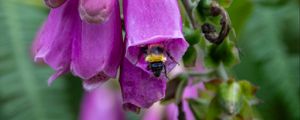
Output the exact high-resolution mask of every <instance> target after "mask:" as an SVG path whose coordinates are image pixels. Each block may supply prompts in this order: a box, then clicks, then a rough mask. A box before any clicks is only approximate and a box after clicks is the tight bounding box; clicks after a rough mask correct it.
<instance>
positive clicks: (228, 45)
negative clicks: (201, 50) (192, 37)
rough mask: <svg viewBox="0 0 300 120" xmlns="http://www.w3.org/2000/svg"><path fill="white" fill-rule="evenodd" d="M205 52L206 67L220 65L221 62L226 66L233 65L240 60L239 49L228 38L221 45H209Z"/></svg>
mask: <svg viewBox="0 0 300 120" xmlns="http://www.w3.org/2000/svg"><path fill="white" fill-rule="evenodd" d="M205 52H206V53H205V58H204V64H205V66H206V67H218V66H219V65H220V64H221V63H223V64H224V65H225V66H226V67H232V66H233V65H235V64H237V63H238V62H239V56H238V50H237V49H236V47H235V46H234V43H233V42H232V41H229V40H228V39H227V40H225V41H223V43H222V44H220V45H215V44H211V45H209V46H208V47H207V49H206V50H205Z"/></svg>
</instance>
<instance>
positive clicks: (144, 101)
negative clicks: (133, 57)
mask: <svg viewBox="0 0 300 120" xmlns="http://www.w3.org/2000/svg"><path fill="white" fill-rule="evenodd" d="M120 84H121V89H122V95H123V101H124V103H125V104H128V103H130V104H133V105H136V106H137V107H142V108H149V107H150V106H151V105H152V104H153V103H154V102H156V101H158V100H160V99H161V98H163V97H164V95H165V89H166V78H165V77H164V78H162V77H160V78H156V77H153V76H151V75H150V74H148V73H146V72H145V71H143V70H142V69H140V68H138V67H136V66H134V65H133V64H132V63H131V62H129V60H127V59H124V61H123V65H122V67H121V75H120Z"/></svg>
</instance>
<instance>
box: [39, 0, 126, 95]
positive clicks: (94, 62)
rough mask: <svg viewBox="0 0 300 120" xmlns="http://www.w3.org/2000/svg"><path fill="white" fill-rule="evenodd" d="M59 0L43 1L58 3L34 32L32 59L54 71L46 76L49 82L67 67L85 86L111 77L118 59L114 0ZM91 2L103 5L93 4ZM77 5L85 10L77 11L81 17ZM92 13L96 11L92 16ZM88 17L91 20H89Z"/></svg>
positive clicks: (119, 44)
mask: <svg viewBox="0 0 300 120" xmlns="http://www.w3.org/2000/svg"><path fill="white" fill-rule="evenodd" d="M61 1H63V0H46V3H47V2H49V3H61V4H62V5H61V6H60V7H58V8H52V9H51V12H50V14H49V16H48V19H47V20H46V22H45V23H44V25H43V26H42V28H41V29H40V31H39V33H38V35H37V38H36V42H35V45H34V47H33V49H34V52H33V53H34V54H35V56H34V57H35V61H43V62H44V63H46V64H48V65H49V66H50V67H51V68H53V69H54V70H55V71H56V73H55V74H53V75H52V76H51V77H50V78H49V80H48V83H49V84H51V82H52V81H53V80H55V79H56V78H57V77H59V76H61V75H62V74H64V73H66V72H69V71H70V72H72V73H73V74H74V75H75V76H78V77H80V78H82V79H83V82H84V84H83V85H84V88H85V89H86V90H91V89H93V88H95V87H98V86H99V85H100V84H101V83H103V82H104V81H106V80H108V79H109V78H113V77H115V76H116V74H117V70H118V67H119V64H120V61H121V59H122V55H121V54H120V53H122V35H121V20H120V14H119V4H118V0H81V1H79V0H66V2H61ZM105 1H109V2H105ZM92 3H95V4H96V3H104V5H100V6H99V7H97V6H93V5H92ZM108 3H109V4H108ZM79 6H80V10H81V11H82V10H85V11H86V12H84V13H86V14H84V15H81V16H83V18H84V21H82V20H81V18H80V15H79V12H78V8H79ZM103 6H105V7H103ZM108 9H109V10H108ZM81 13H82V12H81ZM94 13H95V14H96V13H99V14H97V15H96V16H95V18H94V17H93V15H94ZM90 14H93V15H90ZM86 15H89V17H85V16H86ZM98 16H101V17H100V18H101V20H98V21H97V20H96V19H98ZM89 19H91V20H89ZM89 21H93V24H91V23H89ZM95 21H96V22H95Z"/></svg>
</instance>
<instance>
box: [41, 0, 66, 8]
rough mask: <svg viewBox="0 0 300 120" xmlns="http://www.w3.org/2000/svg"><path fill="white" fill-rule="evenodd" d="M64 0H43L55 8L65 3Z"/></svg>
mask: <svg viewBox="0 0 300 120" xmlns="http://www.w3.org/2000/svg"><path fill="white" fill-rule="evenodd" d="M65 1H66V0H44V2H45V4H46V5H47V6H48V7H50V8H57V7H59V6H61V5H62V4H64V3H65Z"/></svg>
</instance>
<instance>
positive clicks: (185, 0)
mask: <svg viewBox="0 0 300 120" xmlns="http://www.w3.org/2000/svg"><path fill="white" fill-rule="evenodd" d="M181 1H182V4H183V6H184V9H185V11H186V14H187V16H188V19H189V21H190V23H191V24H192V28H193V29H197V23H196V21H195V20H194V17H193V5H192V2H191V0H181Z"/></svg>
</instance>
